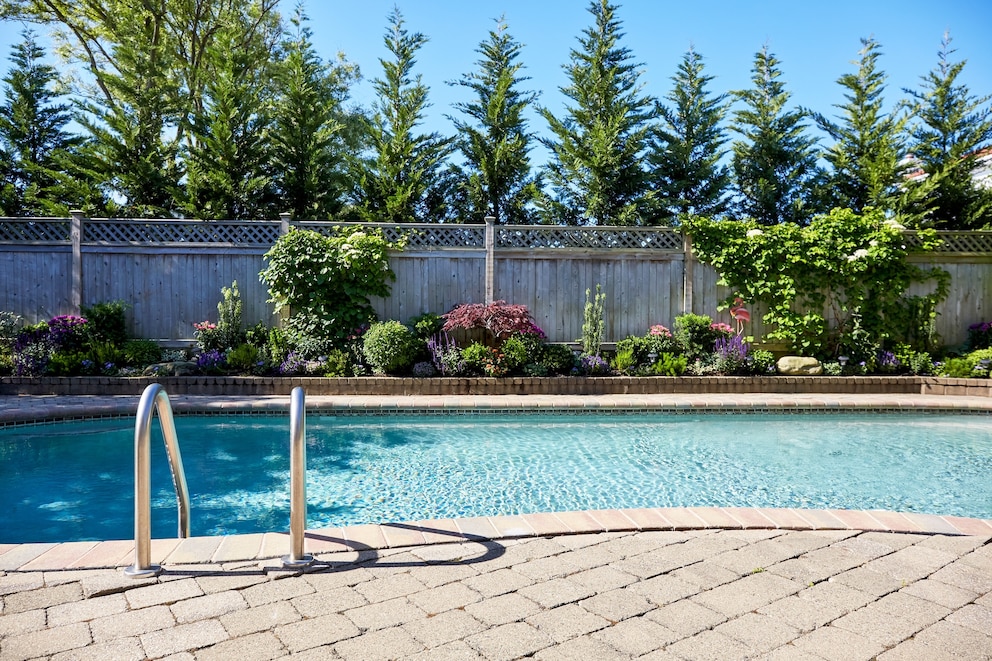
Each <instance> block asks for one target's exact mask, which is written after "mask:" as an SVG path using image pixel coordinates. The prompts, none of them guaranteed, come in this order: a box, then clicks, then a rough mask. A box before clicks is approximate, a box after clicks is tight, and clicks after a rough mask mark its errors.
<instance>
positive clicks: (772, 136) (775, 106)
mask: <svg viewBox="0 0 992 661" xmlns="http://www.w3.org/2000/svg"><path fill="white" fill-rule="evenodd" d="M778 64H779V62H778V59H777V58H776V57H775V56H774V55H773V54H772V53H770V52H769V51H768V47H767V46H764V47H762V49H761V50H760V51H758V52H757V53H756V54H755V56H754V67H753V68H752V69H751V73H752V76H751V81H752V83H753V84H754V87H752V88H751V89H748V90H742V91H737V92H734V94H735V96H737V98H738V99H739V100H740V101H741V102H742V103H743V104H744V107H743V108H741V109H740V110H737V111H735V112H734V121H733V123H732V124H731V128H732V129H733V130H734V131H736V132H737V133H739V134H740V135H741V136H742V139H741V140H737V141H735V142H734V144H733V151H734V154H733V159H732V164H733V170H734V176H735V179H736V186H737V193H738V198H739V199H738V201H737V206H738V212H739V214H740V215H742V216H745V217H750V218H754V219H755V220H756V221H758V222H759V223H761V224H762V225H773V224H776V223H782V222H793V223H806V222H809V220H810V218H812V216H813V213H814V212H815V208H813V207H812V205H811V204H810V199H811V186H812V182H813V180H814V178H815V177H816V175H817V168H816V152H815V149H814V147H815V145H816V141H815V140H814V139H813V138H810V137H809V136H808V135H806V132H805V130H806V125H805V124H804V123H803V119H804V118H805V117H806V114H805V112H803V111H802V110H786V104H787V103H788V102H789V97H790V94H789V93H788V92H787V91H786V90H785V84H784V83H783V82H782V81H781V80H779V78H780V77H781V75H782V72H781V71H780V70H779V68H778Z"/></svg>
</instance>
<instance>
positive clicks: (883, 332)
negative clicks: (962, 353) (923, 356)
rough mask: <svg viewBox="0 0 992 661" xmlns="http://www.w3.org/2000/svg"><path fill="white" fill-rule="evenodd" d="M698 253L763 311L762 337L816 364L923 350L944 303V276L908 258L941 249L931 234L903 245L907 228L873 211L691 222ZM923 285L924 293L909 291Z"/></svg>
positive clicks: (688, 227) (946, 283)
mask: <svg viewBox="0 0 992 661" xmlns="http://www.w3.org/2000/svg"><path fill="white" fill-rule="evenodd" d="M683 227H684V229H685V231H686V232H688V233H689V234H691V236H692V243H693V250H694V252H695V254H696V256H697V257H698V258H699V259H700V260H702V261H704V262H708V263H710V264H712V265H713V266H714V268H716V270H717V271H718V272H719V274H720V276H721V282H720V284H723V285H726V286H727V287H729V288H730V290H731V292H730V295H729V296H728V298H727V299H726V301H725V302H726V303H728V304H729V303H730V302H731V301H732V300H733V299H734V297H736V296H740V297H742V298H743V299H745V300H746V301H749V302H762V303H765V304H766V305H767V310H768V311H767V312H766V313H765V314H764V317H763V321H764V322H765V324H768V325H770V327H771V328H772V330H771V331H769V332H768V334H767V335H766V338H767V339H769V340H777V341H784V342H786V343H788V344H790V345H791V347H792V350H794V351H797V352H801V353H803V354H804V355H811V356H818V357H821V358H830V357H835V356H837V355H839V354H844V355H848V356H849V357H851V358H852V359H856V360H866V361H871V360H874V357H875V353H876V352H877V351H878V350H880V349H883V348H892V347H895V346H897V345H903V346H905V345H909V346H910V347H912V348H914V349H917V350H929V349H930V348H932V345H933V344H934V343H935V342H937V338H936V337H935V336H934V332H933V330H932V329H933V328H934V323H933V322H934V320H935V318H936V312H935V308H936V305H937V304H938V303H939V302H940V301H942V300H943V299H944V298H946V297H947V294H948V290H949V287H950V275H949V274H948V273H947V272H946V271H944V270H942V269H939V268H936V267H930V268H927V267H925V266H920V265H918V264H914V263H911V262H910V261H909V260H908V259H907V257H908V255H909V254H910V252H928V251H932V250H934V249H935V248H936V247H937V245H938V244H939V239H938V238H937V235H936V233H935V232H934V231H932V230H922V231H920V232H918V233H917V237H918V239H919V240H918V241H917V242H916V243H915V245H917V246H919V247H913V248H912V249H909V248H907V246H906V242H905V238H904V234H903V229H902V227H901V226H899V225H898V224H897V223H895V222H894V221H891V220H886V219H885V217H884V215H883V214H882V213H881V212H879V211H874V210H871V209H866V210H865V211H864V213H862V214H860V215H859V214H856V213H855V212H854V211H851V210H849V209H834V210H833V211H832V212H830V213H829V214H826V215H822V216H819V217H817V218H815V219H814V220H813V221H812V222H811V223H810V224H809V225H808V226H799V225H795V224H791V223H783V224H780V225H773V226H770V227H769V226H761V227H759V226H758V225H757V224H756V223H753V222H734V221H714V220H709V219H706V218H691V219H687V220H686V221H685V223H684V224H683ZM914 283H924V284H926V285H929V287H924V289H929V291H928V293H925V294H920V295H911V294H909V293H908V291H909V289H910V286H911V285H913V284H914Z"/></svg>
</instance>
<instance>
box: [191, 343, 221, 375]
mask: <svg viewBox="0 0 992 661" xmlns="http://www.w3.org/2000/svg"><path fill="white" fill-rule="evenodd" d="M196 366H197V368H199V369H200V371H202V372H206V373H208V374H216V373H218V372H221V371H223V369H224V367H226V366H227V356H225V355H224V354H223V352H221V351H219V350H217V349H211V350H210V351H204V352H203V353H200V354H197V356H196Z"/></svg>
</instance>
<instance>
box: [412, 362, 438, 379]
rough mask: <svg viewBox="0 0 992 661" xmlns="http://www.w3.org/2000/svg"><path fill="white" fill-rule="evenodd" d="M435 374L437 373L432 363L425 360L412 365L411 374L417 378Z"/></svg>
mask: <svg viewBox="0 0 992 661" xmlns="http://www.w3.org/2000/svg"><path fill="white" fill-rule="evenodd" d="M435 374H437V370H436V369H435V368H434V364H433V363H430V362H428V361H426V360H424V361H421V362H419V363H417V364H416V365H414V366H413V375H414V376H415V377H417V378H418V379H426V378H430V377H432V376H434V375H435Z"/></svg>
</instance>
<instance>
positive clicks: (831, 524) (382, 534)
mask: <svg viewBox="0 0 992 661" xmlns="http://www.w3.org/2000/svg"><path fill="white" fill-rule="evenodd" d="M705 529H722V530H810V531H828V530H848V531H870V532H885V533H909V534H933V535H952V536H978V537H986V538H988V537H992V520H989V519H969V518H964V517H952V516H938V515H932V514H914V513H901V512H891V511H885V510H870V511H865V510H802V509H775V508H734V507H684V508H682V507H674V508H642V509H628V510H592V511H582V512H546V513H540V514H522V515H518V516H493V517H473V518H464V519H438V520H434V521H416V522H409V523H386V524H374V525H373V524H370V525H362V526H351V527H344V528H334V529H325V530H308V531H307V534H306V538H307V539H306V544H305V550H306V552H307V553H310V554H313V555H315V556H318V557H319V556H321V555H325V554H340V553H346V552H375V551H383V550H387V549H398V548H404V547H408V546H421V545H424V544H435V543H463V544H464V543H467V542H469V543H472V542H474V543H485V542H498V541H499V540H504V539H518V538H528V537H544V536H551V535H577V534H589V533H605V532H650V531H687V530H705ZM288 551H289V536H288V534H286V533H275V532H268V533H257V534H249V535H230V536H224V537H192V538H189V539H156V540H154V541H153V543H152V562H153V563H155V564H161V565H163V566H165V567H169V566H180V565H198V564H207V565H223V564H225V563H232V562H264V561H266V560H272V559H275V558H279V557H281V556H284V555H286V554H287V553H288ZM133 553H134V546H133V542H131V541H127V540H114V541H105V542H67V543H62V544H55V543H46V544H0V571H5V572H38V571H62V570H86V569H108V568H122V567H126V566H128V565H130V564H131V562H132V560H133Z"/></svg>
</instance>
